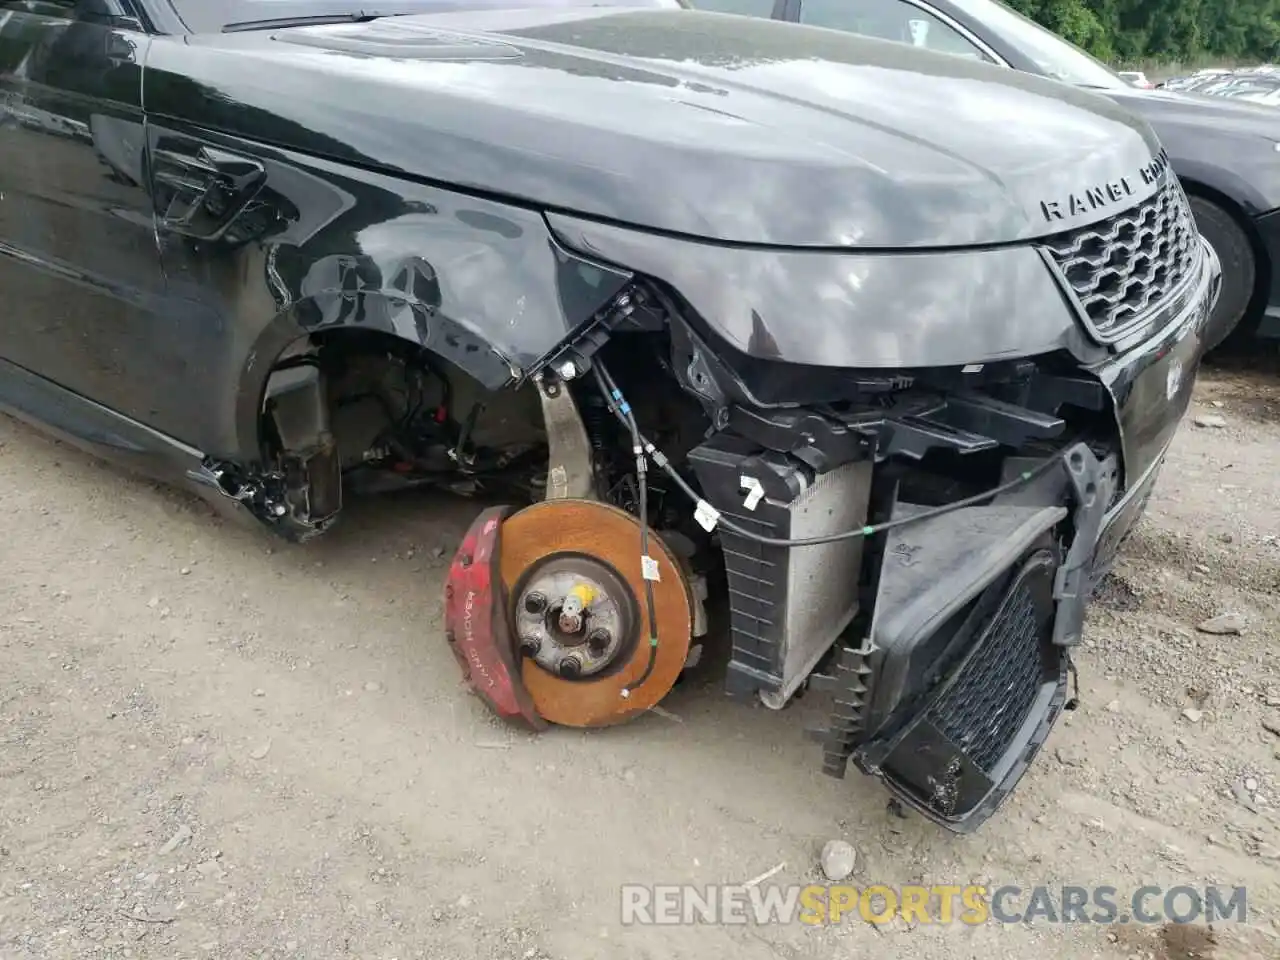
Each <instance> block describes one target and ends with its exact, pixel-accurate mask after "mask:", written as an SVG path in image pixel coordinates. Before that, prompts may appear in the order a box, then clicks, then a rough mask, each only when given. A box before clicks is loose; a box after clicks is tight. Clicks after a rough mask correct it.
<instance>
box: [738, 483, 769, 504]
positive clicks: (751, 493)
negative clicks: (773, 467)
mask: <svg viewBox="0 0 1280 960" xmlns="http://www.w3.org/2000/svg"><path fill="white" fill-rule="evenodd" d="M738 487H739V488H740V489H742V490H745V491H747V498H746V499H745V500H743V501H742V505H743V506H744V507H746V508H747V509H748V510H754V509H755V508H756V507H758V506H760V501H761V500H763V499H764V487H762V486H760V481H759V480H757V479H756V478H755V477H739V478H738Z"/></svg>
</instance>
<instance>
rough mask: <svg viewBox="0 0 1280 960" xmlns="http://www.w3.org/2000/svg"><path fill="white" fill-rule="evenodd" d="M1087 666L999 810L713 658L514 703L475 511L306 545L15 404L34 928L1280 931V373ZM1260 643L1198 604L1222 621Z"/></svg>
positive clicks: (204, 949) (799, 943)
mask: <svg viewBox="0 0 1280 960" xmlns="http://www.w3.org/2000/svg"><path fill="white" fill-rule="evenodd" d="M1205 415H1208V416H1211V417H1221V418H1222V420H1223V421H1225V425H1222V426H1196V425H1194V424H1193V423H1192V422H1191V420H1190V419H1189V420H1188V422H1187V423H1186V425H1185V426H1184V428H1183V429H1182V431H1181V433H1180V434H1179V436H1178V438H1177V440H1176V442H1175V446H1174V450H1173V454H1172V458H1171V460H1170V461H1169V463H1168V465H1167V466H1166V468H1165V470H1164V473H1163V477H1162V479H1161V482H1160V485H1159V488H1158V494H1157V497H1156V498H1155V500H1154V501H1153V503H1152V505H1151V508H1150V512H1149V515H1148V517H1147V519H1146V520H1145V521H1144V522H1143V524H1142V526H1141V527H1140V529H1139V531H1138V532H1137V533H1136V534H1135V536H1134V537H1133V538H1132V539H1131V540H1130V542H1129V543H1128V544H1127V546H1126V548H1125V552H1124V558H1123V560H1122V563H1121V565H1120V569H1119V577H1118V578H1117V579H1116V580H1115V582H1114V583H1113V584H1112V585H1111V586H1110V588H1109V589H1108V591H1107V594H1106V597H1105V602H1104V603H1103V604H1100V605H1096V606H1095V608H1094V611H1093V613H1092V615H1091V622H1090V627H1089V631H1088V638H1087V644H1086V647H1085V648H1084V649H1083V650H1082V651H1081V656H1080V657H1079V658H1078V660H1079V666H1080V671H1081V689H1082V695H1083V702H1082V705H1081V707H1080V709H1079V710H1078V711H1076V712H1075V713H1072V714H1068V715H1066V718H1065V719H1064V721H1063V722H1062V723H1060V724H1059V726H1058V728H1057V729H1056V731H1055V732H1054V734H1053V737H1052V739H1051V741H1050V743H1049V745H1048V746H1047V747H1046V750H1045V752H1044V753H1043V754H1042V755H1041V758H1040V760H1039V761H1038V762H1037V764H1036V765H1035V766H1034V767H1033V769H1032V771H1031V772H1030V773H1029V774H1028V777H1027V779H1026V780H1025V781H1024V782H1023V784H1022V786H1021V787H1020V789H1019V790H1018V791H1017V793H1016V794H1015V795H1014V798H1013V799H1012V800H1011V801H1010V803H1009V804H1008V805H1007V806H1006V808H1005V809H1004V810H1003V811H1002V812H1001V813H1000V814H999V815H998V817H997V819H995V820H993V821H992V822H990V823H989V824H988V825H987V826H986V827H984V828H983V829H982V831H981V832H979V833H978V834H977V835H975V836H970V837H964V838H961V837H954V836H951V835H949V834H946V833H943V832H941V831H939V830H937V829H935V828H932V827H930V826H928V825H927V824H926V823H924V822H922V821H921V820H919V819H918V818H910V819H901V818H898V817H895V816H894V815H892V813H890V812H889V811H888V810H887V809H886V799H887V795H886V794H885V793H884V792H883V790H882V789H881V788H880V787H879V786H878V785H877V784H875V783H873V782H871V781H869V780H867V779H865V778H863V777H861V776H859V775H858V774H856V773H854V772H851V773H850V775H849V777H848V779H846V780H844V781H839V780H834V779H831V778H828V777H825V776H823V774H822V773H821V772H820V760H821V758H820V752H819V750H818V748H817V747H816V746H813V745H811V744H809V743H808V742H807V741H806V740H805V739H804V738H803V727H804V725H805V721H806V720H807V719H810V718H808V717H807V716H806V715H805V711H806V706H805V703H804V702H801V703H800V704H799V705H797V706H796V707H794V708H792V709H788V710H786V711H783V712H781V713H773V712H770V711H767V710H764V709H763V708H759V707H757V708H751V707H743V706H739V705H735V704H733V703H730V702H727V701H726V700H725V699H724V698H723V697H722V696H720V695H719V690H718V688H717V686H716V683H715V678H714V677H712V676H705V677H701V678H696V679H694V680H693V681H692V682H689V683H687V684H684V685H682V686H681V687H680V688H678V689H677V690H676V691H675V692H674V693H673V694H672V695H671V697H670V698H668V700H667V701H666V702H665V704H664V705H665V707H666V708H668V710H669V711H670V712H669V714H667V715H657V714H650V715H648V716H646V717H644V718H642V719H640V720H638V721H636V722H634V723H632V724H630V725H628V726H626V727H623V728H620V729H616V730H610V731H606V732H594V733H589V734H584V733H581V732H574V731H568V730H559V731H554V732H551V733H549V734H544V735H542V736H539V737H533V736H527V735H522V734H518V733H514V732H512V731H511V730H509V729H506V728H504V727H502V726H500V725H498V724H496V723H495V722H494V721H493V720H491V718H490V717H489V716H488V715H487V714H486V713H485V711H484V710H483V709H482V707H481V706H480V705H479V704H478V703H477V702H476V701H475V700H474V699H473V698H472V697H470V696H469V695H468V694H467V693H466V692H465V690H464V689H462V688H461V686H460V684H459V678H458V671H457V668H456V666H455V665H454V663H453V661H452V658H451V656H450V654H449V652H448V650H447V649H446V647H445V645H444V642H443V640H442V639H441V626H440V606H439V597H440V587H441V577H442V574H443V571H444V566H445V563H446V561H447V558H448V556H449V555H450V554H451V553H452V549H453V545H454V544H455V542H456V538H457V537H458V536H459V535H460V534H461V532H462V531H463V529H464V528H465V526H466V525H467V522H468V521H469V519H470V516H471V509H470V508H468V507H466V506H465V505H464V506H462V507H459V505H458V504H457V503H456V502H454V503H445V502H440V501H433V500H432V499H429V498H425V497H418V496H415V497H401V498H396V499H392V500H382V501H379V502H368V503H363V504H357V505H356V506H354V507H353V508H352V509H351V512H350V515H349V516H348V517H347V518H346V520H345V522H344V524H343V525H342V526H340V527H339V528H337V529H335V530H334V532H333V533H332V534H331V535H330V536H329V537H327V538H325V539H322V540H320V541H317V542H316V543H314V544H311V545H308V546H305V547H290V546H288V545H284V544H281V543H279V542H276V541H274V540H273V539H271V538H270V537H269V536H267V535H266V534H256V533H254V532H252V531H246V530H241V529H238V528H235V527H233V526H231V525H229V524H222V523H220V522H219V521H217V520H215V519H213V518H212V516H211V515H210V514H209V512H208V510H207V509H206V508H205V507H204V506H203V505H201V504H200V503H198V502H195V501H193V500H191V499H189V498H187V497H186V496H184V495H183V494H180V493H175V492H173V491H168V490H161V489H158V488H156V487H155V486H154V485H152V484H149V483H146V482H143V481H139V480H135V479H132V478H130V477H127V476H125V475H123V474H121V473H120V472H118V471H116V470H115V469H113V468H110V467H106V466H103V465H101V464H99V463H97V462H96V461H94V460H92V459H90V458H89V457H86V456H84V455H81V454H79V453H77V452H75V451H73V450H71V449H69V448H67V447H65V446H62V445H59V444H56V443H54V442H51V441H49V440H46V439H44V438H42V437H40V436H39V435H37V434H36V433H34V432H33V431H32V430H30V429H28V428H26V427H24V426H21V425H19V424H17V423H16V422H14V421H12V420H9V419H8V418H3V417H0V491H2V493H0V498H2V502H3V505H4V517H5V523H4V530H3V535H2V536H0V958H3V960H34V958H40V960H44V958H75V960H90V958H108V957H110V958H139V960H141V958H156V960H186V958H190V960H204V958H249V957H305V958H320V960H330V958H333V960H340V958H346V957H352V958H363V960H392V958H396V960H410V958H419V957H433V958H449V960H466V958H472V957H475V958H485V960H507V958H512V960H514V958H529V960H531V958H556V960H593V958H610V960H631V958H663V960H681V958H698V960H711V958H716V957H729V956H733V957H735V958H740V960H753V958H778V957H781V958H802V957H823V958H831V957H841V956H848V957H856V956H870V955H873V953H874V955H875V956H877V957H881V958H896V957H904V958H905V957H911V958H934V957H937V958H942V957H983V958H987V960H989V958H1009V960H1027V958H1029V957H1062V958H1068V960H1072V958H1085V957H1098V958H1102V960H1111V958H1119V960H1125V958H1158V960H1191V958H1193V957H1200V958H1213V960H1233V958H1244V957H1276V956H1280V732H1271V730H1268V729H1267V728H1268V727H1271V728H1272V730H1274V731H1280V647H1278V646H1277V640H1278V639H1280V369H1277V368H1276V365H1274V364H1272V365H1271V367H1270V368H1269V369H1265V368H1257V369H1244V368H1242V367H1241V366H1240V365H1236V366H1235V367H1227V368H1225V369H1224V368H1210V369H1208V370H1206V371H1205V372H1204V373H1203V374H1202V376H1201V380H1200V383H1199V385H1198V387H1197V394H1196V404H1195V407H1194V409H1193V411H1192V414H1191V415H1190V416H1192V417H1195V416H1199V417H1203V416H1205ZM1228 612H1230V613H1236V614H1238V615H1239V616H1240V617H1241V618H1243V621H1244V624H1245V628H1244V633H1243V635H1239V636H1235V635H1225V636H1216V635H1210V634H1205V633H1201V632H1199V631H1197V629H1196V627H1197V625H1198V624H1200V623H1201V622H1202V621H1203V620H1205V619H1206V618H1209V617H1213V616H1216V615H1219V614H1223V613H1228ZM832 838H843V839H845V840H848V841H849V842H851V843H853V844H854V845H855V847H856V848H857V850H858V852H859V861H858V865H857V870H856V873H855V874H854V877H853V878H852V879H853V882H855V883H859V884H869V883H887V884H899V883H913V882H923V883H932V884H944V883H966V882H970V881H975V882H981V883H985V884H987V885H989V886H996V885H1000V884H1004V883H1009V884H1015V885H1018V886H1021V887H1024V888H1029V887H1032V886H1035V885H1038V884H1044V885H1048V886H1050V887H1060V886H1061V885H1063V884H1076V885H1083V886H1092V885H1096V884H1109V885H1112V886H1114V887H1116V888H1118V889H1120V890H1121V891H1127V890H1130V889H1133V888H1136V887H1139V886H1142V885H1146V884H1153V885H1160V886H1163V887H1171V886H1175V885H1179V884H1188V885H1192V886H1201V887H1202V886H1203V885H1205V884H1210V883H1218V884H1225V885H1229V886H1237V885H1243V886H1246V887H1247V888H1248V921H1247V925H1245V926H1243V927H1240V926H1234V925H1224V926H1222V927H1220V928H1215V929H1213V930H1210V931H1206V930H1204V929H1202V928H1197V929H1195V930H1191V931H1189V930H1187V929H1185V928H1177V927H1172V926H1137V925H1128V926H1121V925H1117V926H1110V927H1104V926H1098V925H1083V924H1077V925H1052V924H1047V923H1044V922H1043V921H1040V922H1036V923H1034V924H1018V925H1000V924H994V923H993V924H985V925H980V926H976V927H961V926H946V927H943V926H940V925H937V924H934V925H924V924H916V925H914V926H913V925H907V924H905V923H902V922H901V921H897V922H895V924H893V925H891V926H889V927H887V928H880V927H873V926H871V925H869V924H867V923H865V922H863V921H861V920H858V919H850V920H846V922H844V923H842V924H841V925H839V926H836V927H830V928H825V929H824V928H816V929H815V928H809V927H802V926H799V925H793V926H785V927H784V926H766V927H758V926H754V925H748V926H700V927H653V926H642V927H637V926H630V927H624V926H622V925H621V923H620V919H619V918H620V906H619V904H620V895H619V887H620V885H622V884H624V883H685V882H688V883H696V884H707V883H741V882H743V881H745V880H747V879H748V878H752V877H756V876H758V875H759V874H761V873H763V872H765V871H767V870H769V869H771V868H773V867H775V866H776V865H778V864H785V866H783V867H782V868H781V870H780V871H779V872H778V873H777V874H776V875H775V876H774V877H773V878H772V879H771V881H770V882H777V883H806V882H813V881H816V880H817V879H818V878H819V873H818V868H817V865H816V856H817V852H818V850H819V849H820V847H821V846H822V844H823V843H824V842H825V841H826V840H828V839H832Z"/></svg>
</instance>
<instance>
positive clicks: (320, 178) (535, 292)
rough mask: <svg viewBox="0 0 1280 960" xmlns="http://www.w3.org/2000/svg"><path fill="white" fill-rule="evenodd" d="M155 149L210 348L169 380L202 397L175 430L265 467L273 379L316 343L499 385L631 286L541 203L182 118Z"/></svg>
mask: <svg viewBox="0 0 1280 960" xmlns="http://www.w3.org/2000/svg"><path fill="white" fill-rule="evenodd" d="M148 145H149V152H150V169H151V177H152V189H153V192H154V197H155V205H156V216H157V235H158V237H159V240H160V247H161V257H162V260H163V262H164V266H165V271H166V274H167V276H168V278H169V296H170V300H171V303H172V305H171V308H170V309H171V311H172V312H173V313H174V314H175V315H178V316H182V317H184V318H185V319H186V322H187V323H188V324H189V325H190V328H191V330H192V332H193V334H194V335H195V336H197V337H198V338H199V339H198V342H199V343H200V345H201V349H202V351H203V352H204V353H205V356H204V362H203V363H202V364H201V365H200V366H199V367H198V369H197V370H195V371H192V370H188V371H186V373H187V377H188V381H190V380H191V379H192V374H193V372H194V380H195V382H184V383H175V382H169V383H167V384H165V385H164V386H165V388H167V389H168V390H170V391H173V392H176V393H178V394H180V395H190V394H191V392H193V391H194V392H195V394H196V395H197V396H198V397H199V398H200V400H199V402H198V403H196V402H194V401H193V402H191V403H188V404H185V405H183V406H184V409H185V410H186V411H187V414H188V415H187V418H186V422H183V423H181V424H179V425H178V426H179V427H180V428H181V429H180V430H174V431H173V433H174V435H175V436H183V437H185V438H188V439H189V442H191V443H192V444H193V445H195V446H199V447H200V448H201V449H203V450H205V451H207V452H208V453H209V454H210V456H212V457H214V458H215V459H221V460H227V461H230V462H233V463H237V464H240V465H244V466H249V465H252V464H254V463H256V462H257V461H258V459H259V456H260V438H259V419H260V415H261V410H262V400H263V397H264V393H265V390H266V384H267V380H268V378H269V376H270V373H271V370H272V369H273V368H274V367H275V366H276V365H277V363H278V362H279V361H280V359H281V358H282V357H285V356H287V355H288V354H289V353H290V351H292V350H295V349H296V348H297V345H298V343H299V342H305V340H306V339H307V338H309V337H311V336H312V335H314V334H320V333H326V332H330V331H335V330H342V329H357V330H368V331H378V332H380V333H384V334H388V335H391V336H394V337H396V338H398V339H401V340H404V341H406V342H409V343H412V344H414V345H416V346H419V347H421V348H423V349H425V350H428V351H430V352H431V353H432V354H433V355H434V356H435V357H437V358H439V359H440V360H442V361H445V362H447V363H448V364H449V365H451V366H452V367H455V368H457V369H459V370H462V371H463V372H465V373H466V374H468V375H469V376H471V377H473V378H474V379H475V380H476V381H478V382H479V383H480V384H481V385H482V386H484V387H485V388H486V389H490V390H499V389H502V388H504V387H514V386H518V385H520V384H521V383H522V382H523V381H524V380H525V379H526V378H527V377H528V376H529V375H530V374H531V373H532V372H533V371H534V370H536V369H537V368H538V366H539V364H540V363H541V362H544V361H545V360H546V359H547V358H548V357H550V356H551V355H553V354H554V353H555V352H556V350H557V349H558V348H559V346H560V345H561V344H562V343H564V342H565V341H566V340H567V339H568V338H569V337H570V336H571V335H572V334H573V333H574V332H575V331H576V330H578V329H579V328H580V327H582V326H583V325H584V324H585V323H587V322H588V321H589V320H590V319H591V318H592V317H593V316H594V315H595V314H596V313H597V312H599V311H600V310H601V308H603V307H604V306H606V305H607V304H608V303H609V302H610V301H611V300H612V299H613V298H614V297H615V296H616V295H617V294H618V293H619V292H620V291H621V290H622V289H623V287H624V286H625V285H626V284H627V282H628V281H629V280H630V274H628V273H627V272H626V271H623V270H620V269H617V268H615V267H611V266H606V265H602V264H600V263H597V262H594V261H592V260H590V259H588V258H587V257H585V256H583V255H581V254H578V253H575V252H572V251H570V250H569V249H568V248H566V247H565V246H563V245H562V244H561V243H560V242H559V240H558V239H557V238H556V237H555V236H554V235H553V234H552V232H551V230H550V228H549V226H548V224H547V221H546V219H545V218H544V216H543V214H542V213H541V212H540V211H538V210H535V209H530V208H526V207H521V206H518V205H513V204H510V203H505V202H502V201H499V200H496V199H489V198H483V197H476V196H470V195H467V194H463V193H459V192H456V191H452V190H447V189H445V188H443V187H439V186H432V185H427V184H422V183H417V182H413V181H409V180H406V179H403V178H399V177H393V176H390V175H387V174H383V173H377V172H374V171H371V170H366V169H363V168H360V167H356V166H352V165H351V164H348V163H339V162H336V161H331V160H326V159H322V158H317V157H313V156H307V155H302V154H299V153H296V152H291V151H286V150H283V149H280V148H277V147H272V146H270V145H266V144H263V143H260V142H250V141H246V140H242V139H238V138H234V137H229V136H226V135H222V134H217V133H211V132H209V131H207V130H197V129H194V128H191V127H183V126H179V125H178V124H176V123H174V124H170V123H168V122H166V121H158V120H152V121H150V123H149V130H148ZM193 183H195V184H196V185H197V186H196V187H193V186H192V184H193ZM211 201H212V203H211ZM158 376H159V377H160V378H162V379H163V378H164V377H165V376H166V375H165V373H164V371H162V370H161V371H159V372H158Z"/></svg>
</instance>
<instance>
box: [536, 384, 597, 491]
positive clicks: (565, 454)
mask: <svg viewBox="0 0 1280 960" xmlns="http://www.w3.org/2000/svg"><path fill="white" fill-rule="evenodd" d="M534 382H535V383H536V385H537V388H538V398H539V399H540V400H541V401H542V419H543V421H544V423H545V424H546V429H547V447H548V455H547V489H546V494H545V499H547V500H568V499H574V500H596V499H598V498H597V497H596V492H595V482H594V471H593V469H592V460H591V440H590V438H589V437H588V436H587V428H586V426H585V425H584V424H583V422H582V415H581V413H579V412H578V405H577V404H576V403H575V402H574V400H573V395H572V394H571V393H570V392H569V388H568V386H567V385H566V384H565V383H564V382H563V381H561V380H558V379H556V378H554V377H552V376H549V375H548V374H547V373H545V372H541V373H538V374H536V375H535V376H534Z"/></svg>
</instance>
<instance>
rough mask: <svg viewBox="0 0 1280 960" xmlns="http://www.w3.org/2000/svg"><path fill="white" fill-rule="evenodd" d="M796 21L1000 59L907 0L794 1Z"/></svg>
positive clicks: (952, 23) (993, 60)
mask: <svg viewBox="0 0 1280 960" xmlns="http://www.w3.org/2000/svg"><path fill="white" fill-rule="evenodd" d="M798 2H799V15H798V19H799V21H800V23H806V24H809V25H810V26H815V27H827V28H829V29H832V30H843V31H845V32H847V33H856V34H860V35H862V36H867V37H875V38H876V39H879V40H891V41H893V42H895V43H904V44H908V45H910V46H915V47H923V48H924V49H926V50H934V51H937V52H938V53H948V54H952V55H955V56H962V57H966V58H968V59H973V60H981V61H983V62H985V63H999V62H1001V61H1000V60H999V58H998V57H997V56H996V55H995V53H994V52H993V51H992V50H991V49H990V48H989V47H988V46H987V45H986V44H984V43H983V42H982V41H981V40H979V39H978V38H977V37H975V36H974V35H973V34H972V33H970V32H969V31H967V30H965V29H964V27H963V26H961V25H960V24H959V23H957V22H956V21H954V20H952V19H951V18H950V17H947V16H946V15H945V14H943V13H942V12H940V11H938V10H935V9H932V8H929V7H926V6H925V5H924V4H920V3H913V2H909V0H798Z"/></svg>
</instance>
